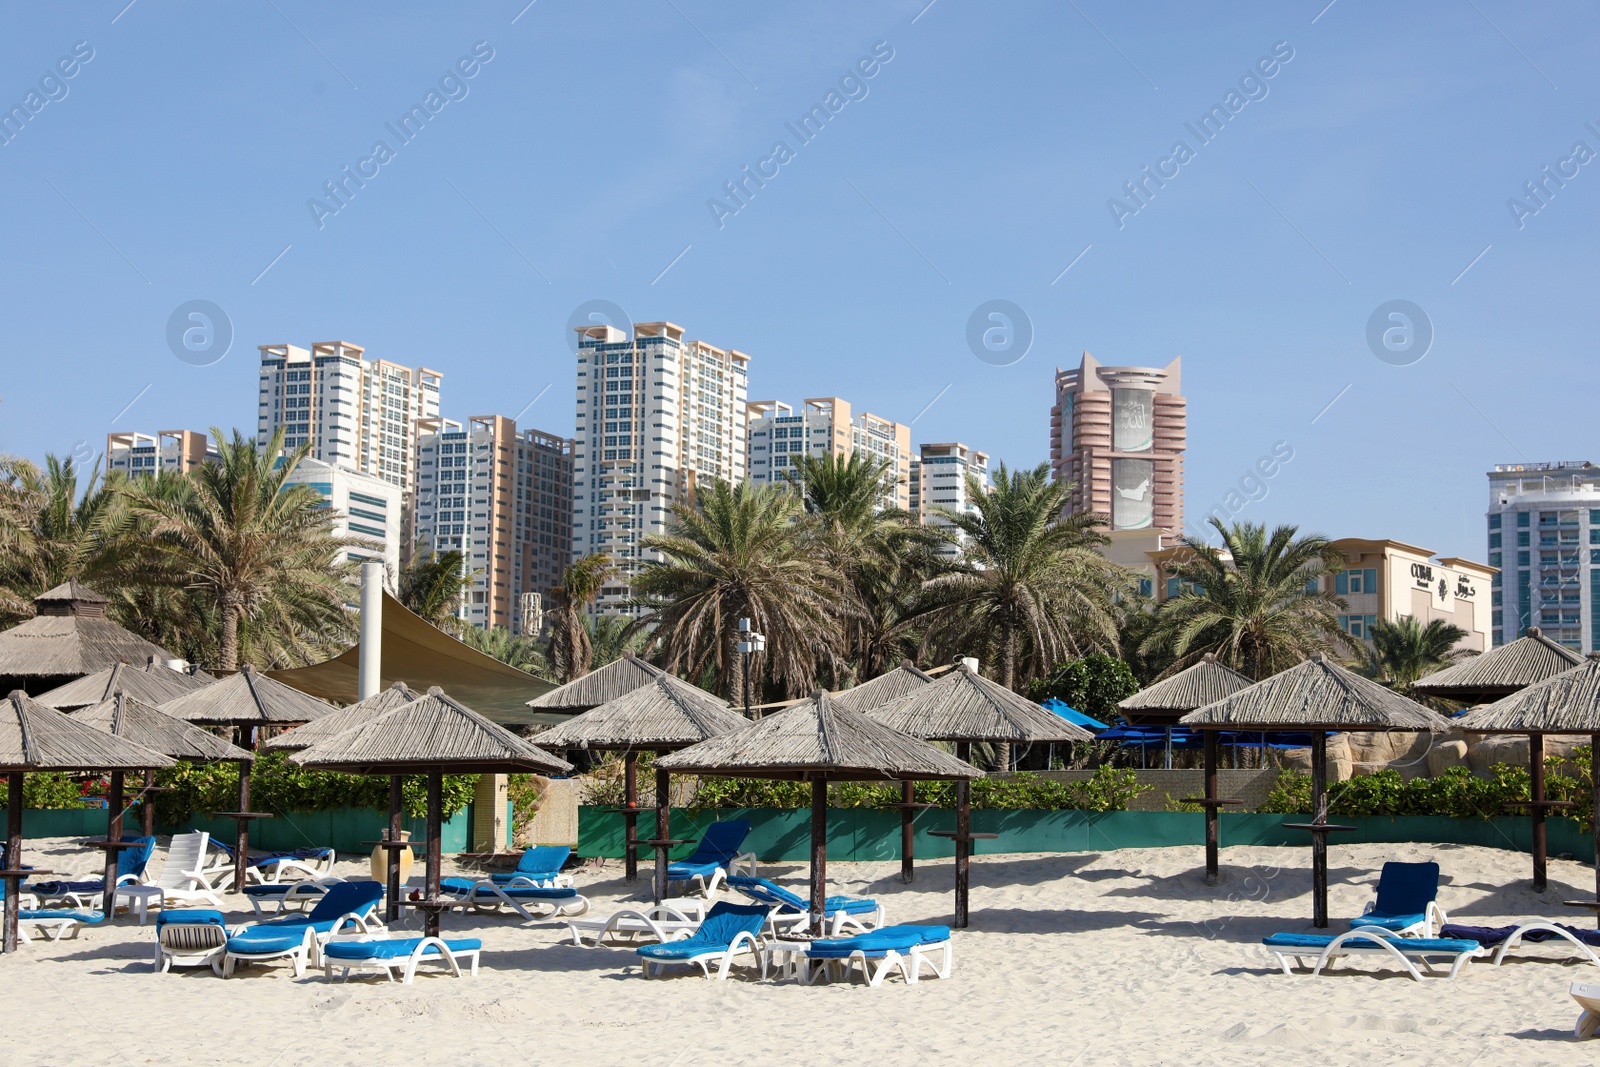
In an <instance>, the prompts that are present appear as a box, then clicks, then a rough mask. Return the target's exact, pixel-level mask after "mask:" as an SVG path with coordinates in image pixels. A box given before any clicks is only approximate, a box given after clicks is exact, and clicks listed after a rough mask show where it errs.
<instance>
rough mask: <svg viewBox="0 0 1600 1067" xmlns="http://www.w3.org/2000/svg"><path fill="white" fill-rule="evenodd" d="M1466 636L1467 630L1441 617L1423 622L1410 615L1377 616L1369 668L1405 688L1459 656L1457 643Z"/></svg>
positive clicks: (1402, 689) (1460, 653)
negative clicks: (1386, 617) (1383, 617)
mask: <svg viewBox="0 0 1600 1067" xmlns="http://www.w3.org/2000/svg"><path fill="white" fill-rule="evenodd" d="M1466 636H1467V631H1465V630H1463V629H1462V628H1461V627H1459V626H1457V625H1456V624H1455V623H1453V622H1446V621H1445V620H1443V619H1434V620H1432V621H1430V622H1429V623H1428V625H1426V626H1423V625H1422V624H1421V623H1419V622H1418V621H1417V620H1416V617H1415V616H1412V615H1402V616H1400V618H1399V619H1398V620H1396V621H1395V622H1390V621H1389V620H1388V619H1379V620H1378V621H1377V622H1375V623H1373V626H1372V651H1371V656H1372V672H1373V674H1374V675H1375V676H1376V677H1378V678H1379V679H1380V680H1382V681H1384V682H1386V683H1388V684H1389V685H1392V686H1393V687H1394V688H1396V689H1398V690H1400V691H1402V692H1405V691H1407V690H1409V689H1410V688H1411V683H1413V682H1415V681H1416V680H1417V679H1418V678H1421V677H1422V676H1423V675H1425V674H1432V673H1433V672H1434V671H1436V670H1438V669H1439V668H1441V667H1446V666H1448V665H1449V664H1451V663H1453V662H1455V661H1456V660H1458V659H1460V658H1461V655H1462V652H1461V651H1460V650H1458V649H1457V648H1456V644H1457V642H1459V641H1460V640H1461V639H1462V638H1464V637H1466Z"/></svg>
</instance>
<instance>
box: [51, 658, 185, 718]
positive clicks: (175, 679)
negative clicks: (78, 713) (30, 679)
mask: <svg viewBox="0 0 1600 1067" xmlns="http://www.w3.org/2000/svg"><path fill="white" fill-rule="evenodd" d="M208 681H215V679H204V678H196V677H194V676H193V675H190V674H184V673H183V672H182V671H175V670H172V669H171V668H169V667H164V666H162V665H161V664H160V663H150V664H148V665H146V666H143V667H134V666H132V665H130V664H127V663H122V662H118V663H114V664H112V665H111V666H110V667H107V668H106V669H105V670H103V671H95V672H94V673H93V674H86V675H84V676H83V677H82V678H74V679H73V680H72V681H70V682H68V683H67V684H66V685H59V686H56V688H54V689H52V690H50V691H49V692H46V693H40V694H39V695H38V696H37V697H35V698H34V699H35V700H37V701H38V702H39V703H41V704H45V705H48V706H49V707H52V708H55V709H57V710H59V711H74V710H76V709H78V708H87V707H90V706H92V705H95V704H98V703H100V702H101V701H103V700H108V699H110V697H111V694H113V693H117V692H122V693H126V694H128V695H129V696H130V697H133V698H134V699H135V700H139V701H143V702H144V703H146V704H165V703H166V702H167V701H169V700H176V699H177V698H178V697H181V696H183V694H185V693H189V692H193V691H194V690H196V689H199V688H201V687H202V686H204V685H206V684H207V682H208Z"/></svg>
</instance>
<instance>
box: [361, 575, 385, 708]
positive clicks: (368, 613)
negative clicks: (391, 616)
mask: <svg viewBox="0 0 1600 1067" xmlns="http://www.w3.org/2000/svg"><path fill="white" fill-rule="evenodd" d="M358 656H359V661H358V679H359V680H358V682H357V688H356V696H357V699H360V700H365V699H367V698H368V697H370V696H377V694H378V690H379V689H380V688H381V687H382V685H383V680H382V671H381V670H380V668H381V667H382V665H383V564H382V563H380V562H378V561H377V560H368V561H367V562H365V563H363V564H362V565H361V651H360V652H359V653H358Z"/></svg>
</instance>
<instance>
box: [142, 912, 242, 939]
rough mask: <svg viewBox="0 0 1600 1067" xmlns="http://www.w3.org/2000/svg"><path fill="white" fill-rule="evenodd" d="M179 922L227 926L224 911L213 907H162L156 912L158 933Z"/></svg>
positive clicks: (186, 924)
mask: <svg viewBox="0 0 1600 1067" xmlns="http://www.w3.org/2000/svg"><path fill="white" fill-rule="evenodd" d="M172 923H178V924H181V925H184V926H196V925H199V924H200V923H209V924H210V925H212V926H227V925H228V923H227V920H225V919H224V918H223V917H222V912H220V911H216V910H215V909H212V908H162V909H161V911H159V912H157V913H156V933H157V934H159V933H160V932H161V928H162V927H163V926H167V925H169V924H172Z"/></svg>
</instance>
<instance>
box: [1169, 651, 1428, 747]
mask: <svg viewBox="0 0 1600 1067" xmlns="http://www.w3.org/2000/svg"><path fill="white" fill-rule="evenodd" d="M1179 721H1180V722H1182V723H1183V725H1185V726H1194V727H1199V728H1201V729H1205V728H1208V727H1211V728H1217V727H1220V728H1229V729H1245V730H1295V731H1298V730H1418V731H1423V730H1436V729H1443V728H1445V726H1446V721H1445V720H1444V719H1443V718H1442V717H1440V716H1439V715H1436V714H1435V713H1433V712H1431V711H1429V710H1428V709H1427V708H1425V707H1423V706H1422V705H1421V704H1418V703H1417V702H1416V701H1414V700H1410V699H1407V698H1406V697H1403V696H1401V695H1400V694H1399V693H1396V692H1395V691H1394V690H1392V689H1386V688H1384V687H1383V686H1381V685H1379V684H1378V683H1377V682H1374V681H1371V680H1370V679H1367V678H1363V677H1361V676H1360V675H1359V674H1355V673H1353V672H1351V671H1348V670H1346V669H1345V668H1343V667H1341V666H1339V665H1338V664H1337V663H1334V662H1333V661H1332V660H1330V659H1328V658H1327V657H1326V656H1323V655H1321V654H1318V655H1316V656H1313V657H1312V658H1311V659H1308V660H1305V661H1303V662H1301V663H1298V664H1296V665H1295V666H1293V667H1290V668H1289V669H1288V670H1286V671H1284V672H1282V673H1281V674H1275V675H1273V676H1272V677H1270V678H1266V679H1263V680H1262V681H1259V682H1257V683H1256V684H1255V685H1252V686H1250V687H1248V688H1246V689H1241V690H1239V691H1238V692H1237V693H1234V694H1233V695H1232V696H1228V697H1223V698H1222V699H1221V700H1218V701H1215V702H1213V703H1211V704H1207V705H1206V706H1205V707H1203V708H1199V709H1197V710H1195V711H1191V712H1190V713H1189V714H1187V715H1185V716H1184V717H1183V718H1182V719H1180V720H1179Z"/></svg>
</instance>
